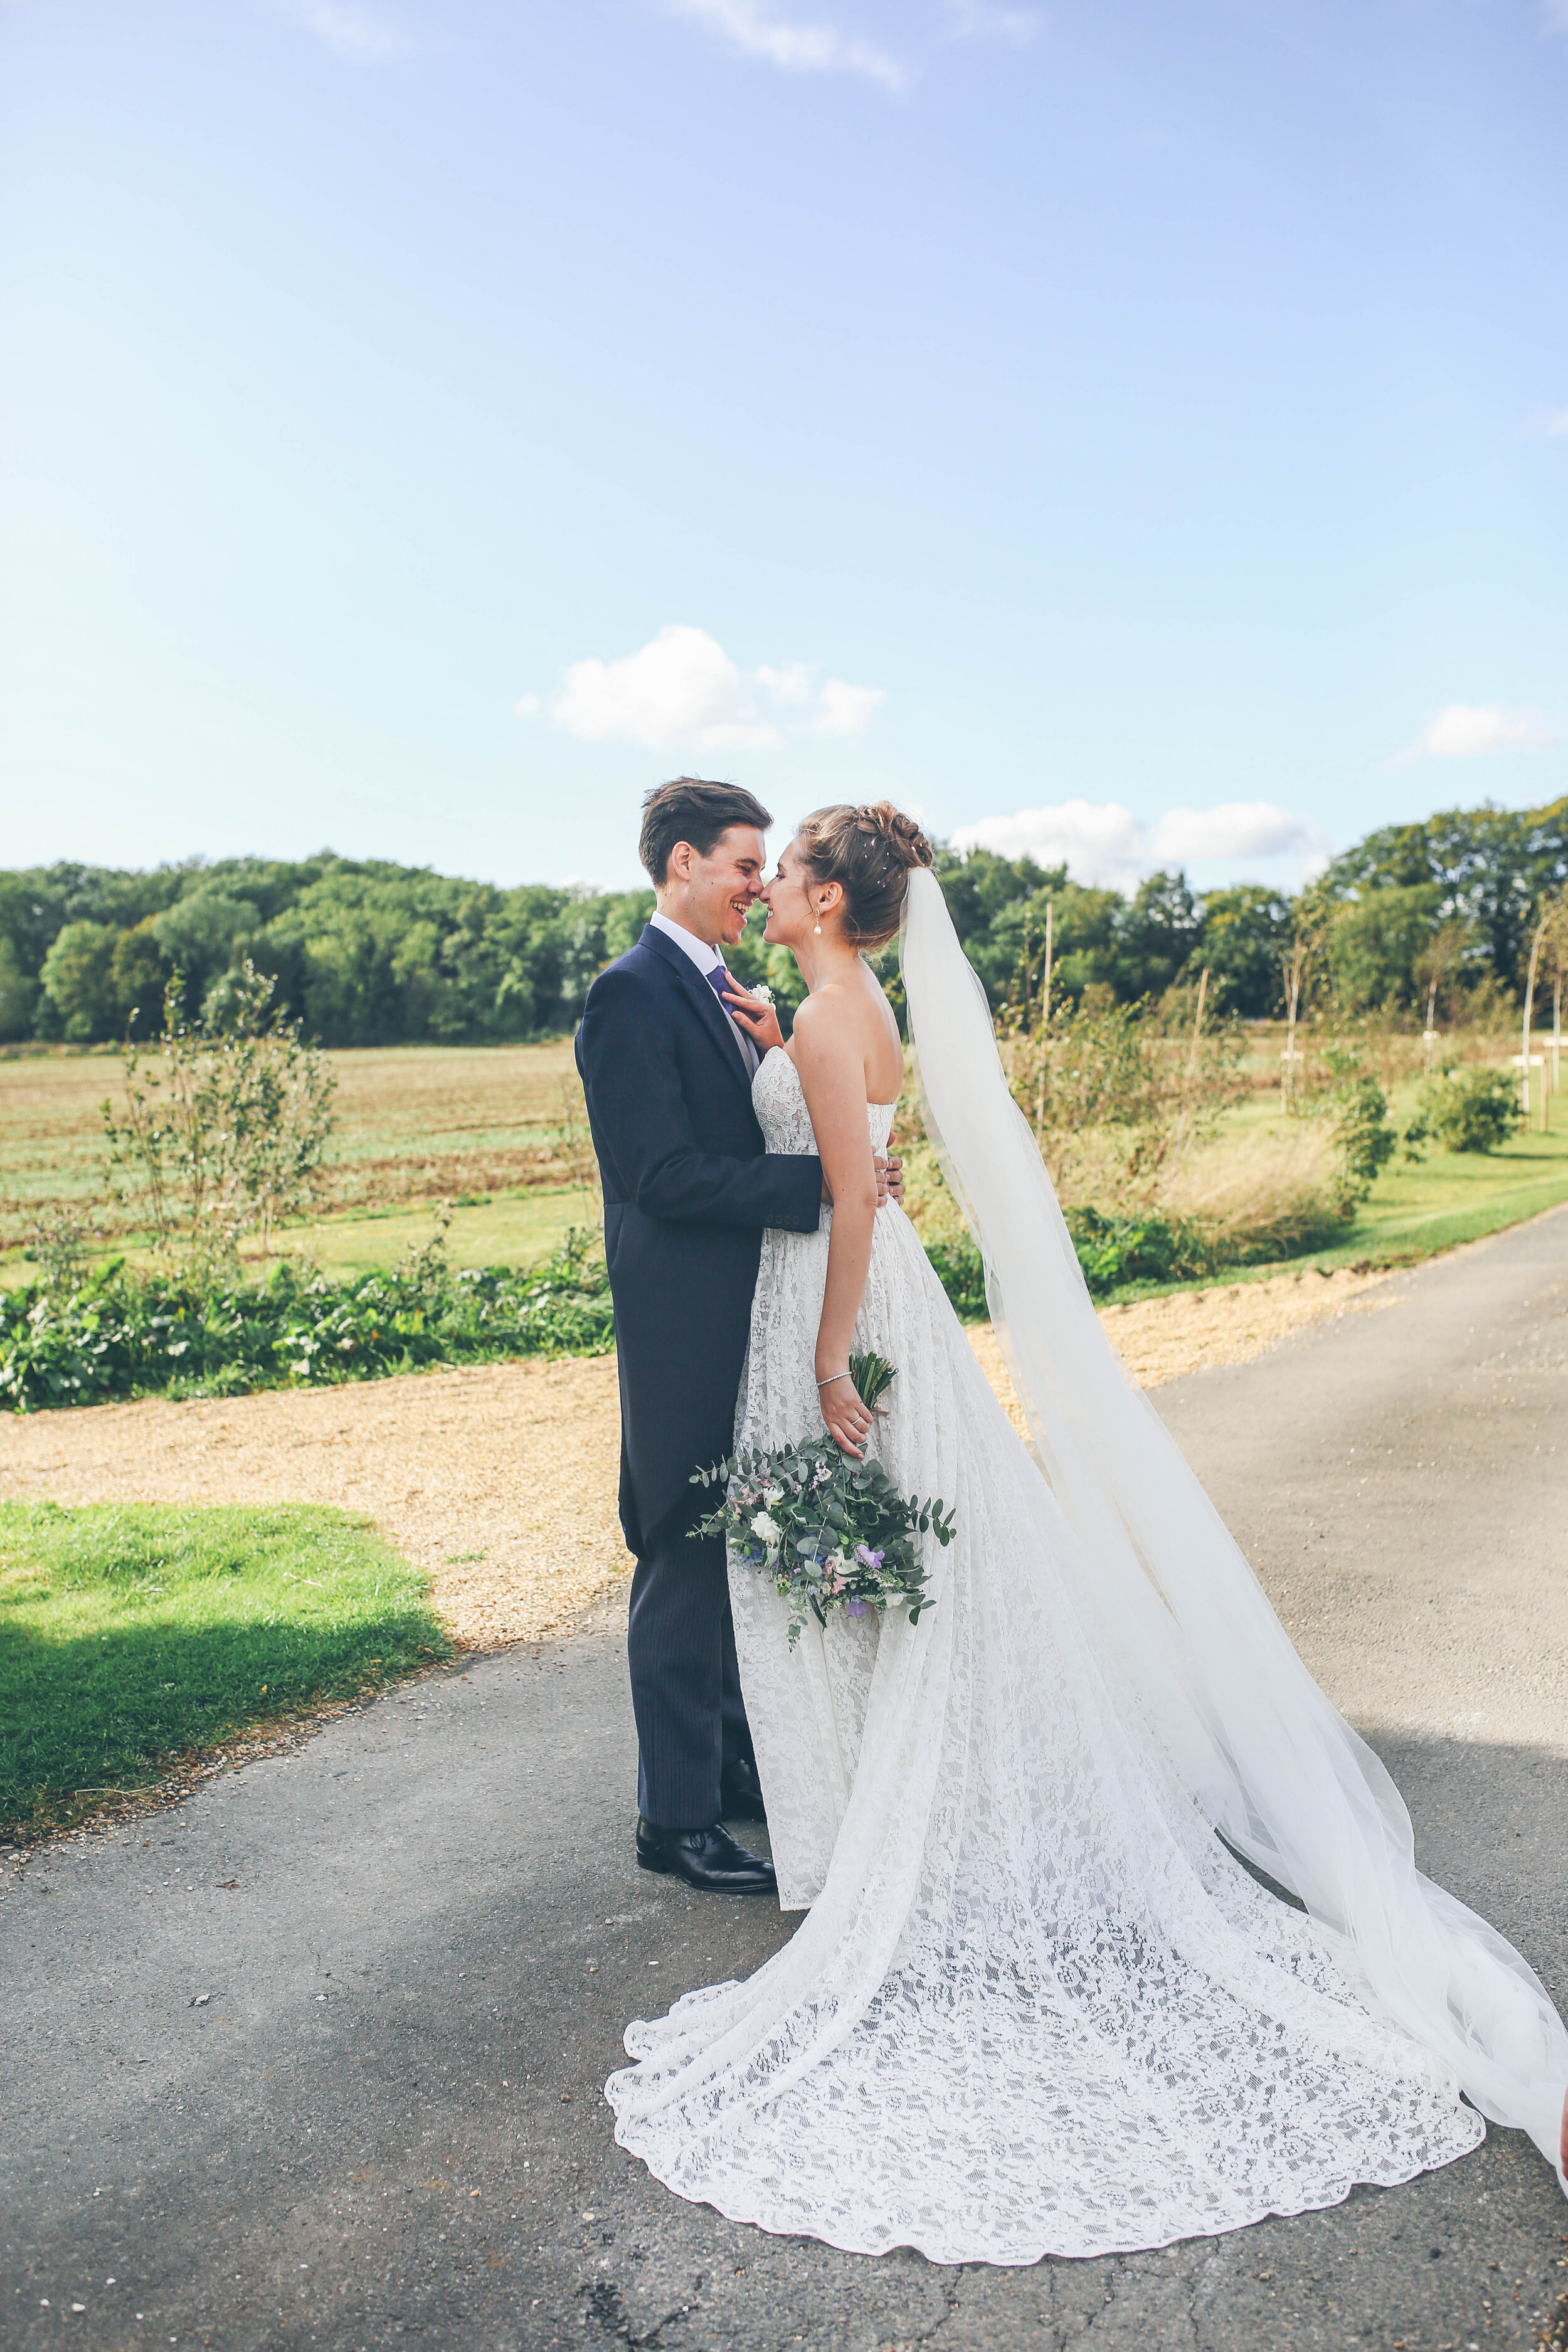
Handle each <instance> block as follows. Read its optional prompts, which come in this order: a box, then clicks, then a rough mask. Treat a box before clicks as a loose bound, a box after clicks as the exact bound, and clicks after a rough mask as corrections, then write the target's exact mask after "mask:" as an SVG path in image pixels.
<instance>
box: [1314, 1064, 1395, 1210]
mask: <svg viewBox="0 0 1568 2352" xmlns="http://www.w3.org/2000/svg"><path fill="white" fill-rule="evenodd" d="M1331 1112H1332V1118H1333V1124H1332V1126H1331V1129H1330V1130H1329V1131H1330V1134H1331V1136H1332V1138H1333V1141H1334V1145H1335V1148H1336V1149H1337V1150H1338V1151H1339V1154H1340V1171H1339V1174H1338V1175H1337V1177H1336V1178H1335V1180H1334V1186H1333V1202H1334V1206H1335V1207H1336V1208H1337V1209H1338V1210H1339V1212H1340V1213H1341V1214H1342V1216H1344V1217H1352V1216H1353V1215H1354V1214H1355V1212H1356V1210H1357V1209H1358V1208H1359V1207H1360V1206H1361V1203H1362V1202H1363V1201H1364V1200H1365V1199H1366V1196H1367V1194H1368V1193H1369V1192H1371V1190H1372V1188H1373V1185H1374V1184H1375V1183H1376V1181H1377V1180H1378V1177H1379V1176H1380V1175H1381V1174H1382V1172H1383V1171H1384V1168H1385V1167H1386V1166H1387V1165H1388V1162H1389V1161H1390V1160H1392V1159H1393V1157H1394V1150H1395V1149H1396V1147H1397V1145H1398V1141H1399V1139H1398V1137H1397V1136H1396V1135H1395V1134H1394V1129H1393V1128H1392V1127H1391V1126H1390V1125H1389V1121H1388V1097H1387V1096H1386V1095H1385V1094H1384V1091H1383V1088H1382V1087H1380V1086H1379V1085H1378V1083H1377V1080H1376V1079H1375V1078H1371V1077H1367V1076H1364V1075H1363V1076H1358V1077H1352V1078H1348V1079H1347V1080H1346V1081H1345V1083H1344V1084H1343V1085H1342V1087H1338V1088H1336V1090H1335V1092H1334V1094H1333V1095H1332V1097H1331Z"/></svg>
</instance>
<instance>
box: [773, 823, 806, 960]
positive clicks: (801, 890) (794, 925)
mask: <svg viewBox="0 0 1568 2352" xmlns="http://www.w3.org/2000/svg"><path fill="white" fill-rule="evenodd" d="M763 898H764V899H765V901H766V902H767V909H768V923H767V929H765V930H764V931H763V939H764V940H766V941H767V943H768V945H769V947H785V948H787V947H793V946H794V944H795V940H798V939H803V938H804V937H805V934H806V933H807V932H808V931H809V930H810V929H811V928H812V926H813V924H814V923H815V922H816V913H815V910H814V909H813V907H812V903H811V900H810V898H808V897H807V896H806V872H805V864H804V862H803V861H802V858H801V856H800V852H799V849H798V847H797V845H796V844H795V842H793V841H792V842H790V843H789V844H788V845H787V846H786V847H785V848H784V849H781V850H780V852H779V865H778V872H777V873H776V874H775V875H774V876H773V880H772V881H771V882H770V883H769V884H768V885H767V887H766V888H765V889H764V890H763Z"/></svg>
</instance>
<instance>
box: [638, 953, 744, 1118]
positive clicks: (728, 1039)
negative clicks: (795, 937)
mask: <svg viewBox="0 0 1568 2352" xmlns="http://www.w3.org/2000/svg"><path fill="white" fill-rule="evenodd" d="M642 944H643V946H644V947H645V948H651V949H652V950H653V951H654V953H655V955H657V956H660V957H662V959H663V961H665V962H666V963H667V964H668V966H669V968H670V970H671V971H673V972H674V974H675V976H676V979H677V980H678V981H679V983H680V985H681V986H682V987H683V988H684V989H685V991H686V993H687V996H688V997H689V1000H690V1002H691V1003H693V1004H694V1005H695V1006H696V1008H697V1012H698V1014H699V1016H700V1019H701V1021H702V1024H703V1025H704V1027H705V1028H706V1029H707V1031H708V1034H709V1035H710V1037H711V1038H712V1040H713V1043H714V1045H716V1046H717V1047H718V1049H719V1055H720V1058H721V1061H722V1062H723V1065H724V1067H725V1068H726V1070H728V1072H729V1074H730V1076H731V1077H732V1078H733V1079H734V1080H735V1082H736V1083H737V1085H739V1086H740V1087H743V1089H744V1090H745V1096H746V1099H747V1101H748V1102H750V1100H751V1098H752V1076H751V1072H750V1071H749V1070H748V1069H747V1067H746V1062H745V1056H744V1055H742V1052H741V1049H740V1046H739V1045H737V1044H736V1042H735V1033H734V1031H733V1029H731V1026H730V1016H729V1014H728V1013H726V1012H725V1010H724V1008H723V1006H722V1005H721V1003H720V1002H719V999H718V996H717V994H716V992H715V991H714V990H713V988H712V987H711V985H710V983H709V982H708V981H706V980H705V979H704V978H703V976H702V974H701V973H700V971H698V969H697V966H696V965H695V964H694V963H693V962H692V961H691V958H690V957H689V955H688V954H687V952H686V950H685V949H684V948H679V947H677V946H676V944H675V941H674V940H672V939H668V938H667V937H666V935H665V933H664V932H663V931H656V930H655V929H654V927H653V925H652V924H651V923H649V925H648V926H647V929H646V930H645V931H644V933H643V935H642Z"/></svg>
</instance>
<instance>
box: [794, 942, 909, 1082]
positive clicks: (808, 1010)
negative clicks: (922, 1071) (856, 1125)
mask: <svg viewBox="0 0 1568 2352" xmlns="http://www.w3.org/2000/svg"><path fill="white" fill-rule="evenodd" d="M889 1041H890V1042H889ZM792 1042H794V1043H795V1044H797V1045H798V1046H799V1048H800V1051H799V1052H798V1053H797V1054H796V1055H795V1061H796V1066H797V1067H799V1066H800V1065H801V1061H802V1058H803V1057H804V1060H805V1064H806V1065H807V1066H809V1065H810V1064H812V1063H817V1064H819V1065H826V1064H828V1063H839V1062H842V1063H844V1064H846V1065H847V1064H850V1063H855V1064H858V1066H859V1068H860V1070H861V1072H862V1074H863V1076H864V1079H865V1082H866V1087H867V1098H868V1100H870V1099H872V1098H873V1097H875V1098H876V1099H878V1100H879V1099H880V1098H881V1097H880V1096H879V1095H877V1094H876V1089H875V1087H873V1085H872V1078H873V1073H875V1075H876V1076H877V1077H882V1076H885V1075H886V1073H885V1072H884V1071H883V1069H882V1064H883V1063H884V1062H886V1061H887V1060H888V1059H889V1054H891V1055H896V1057H897V1060H898V1065H899V1070H900V1075H901V1072H902V1068H903V1049H902V1047H901V1045H900V1043H899V1035H898V1024H897V1022H896V1021H895V1019H894V1017H893V1010H892V1007H891V1005H890V1004H889V1003H888V1000H887V998H886V997H885V996H884V995H883V993H882V990H881V987H880V985H879V982H878V981H877V979H876V976H875V974H874V973H867V974H866V975H865V977H864V979H863V980H862V979H859V978H858V977H857V976H855V975H850V976H849V977H848V978H847V979H844V980H835V981H830V982H827V984H826V986H825V987H822V988H819V989H816V990H815V991H814V992H813V993H812V994H811V995H810V996H808V997H807V998H806V999H805V1003H803V1004H802V1005H800V1006H799V1007H798V1008H797V1010H796V1013H795V1036H794V1040H793V1041H792Z"/></svg>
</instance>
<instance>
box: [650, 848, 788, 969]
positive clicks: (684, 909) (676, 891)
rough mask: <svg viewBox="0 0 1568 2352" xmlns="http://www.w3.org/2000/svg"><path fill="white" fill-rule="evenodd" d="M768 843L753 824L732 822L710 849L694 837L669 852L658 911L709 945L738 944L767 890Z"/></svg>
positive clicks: (659, 895) (657, 895)
mask: <svg viewBox="0 0 1568 2352" xmlns="http://www.w3.org/2000/svg"><path fill="white" fill-rule="evenodd" d="M764 850H765V844H764V842H763V836H762V835H761V834H760V833H759V832H758V831H757V830H756V827H755V826H754V825H749V824H732V825H731V826H730V827H729V829H728V831H727V832H724V833H721V835H719V838H718V840H717V841H716V842H715V843H714V844H713V846H712V848H711V849H710V850H709V851H708V852H707V853H706V854H704V853H703V852H702V851H701V850H699V849H693V847H692V846H691V844H690V843H689V841H678V842H677V843H676V845H675V847H674V848H673V849H672V850H671V851H670V853H669V864H668V867H667V868H666V870H665V877H664V882H663V885H662V887H660V888H659V889H658V891H657V892H656V894H655V895H656V897H657V898H658V908H659V912H660V914H662V915H668V917H669V919H670V921H671V922H673V923H679V925H680V927H681V929H682V930H687V931H690V932H691V933H693V935H694V936H695V937H696V938H698V939H700V940H708V942H709V943H710V946H713V947H718V946H719V945H720V944H721V942H722V943H723V944H724V945H726V946H729V947H733V946H734V945H735V944H736V942H737V940H739V939H740V936H741V934H742V931H743V930H744V929H745V928H746V917H747V916H748V915H749V914H750V913H751V911H752V908H753V906H755V904H756V902H757V900H758V899H759V898H761V897H762V894H763V865H764V864H765V862H766V860H765V856H764Z"/></svg>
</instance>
